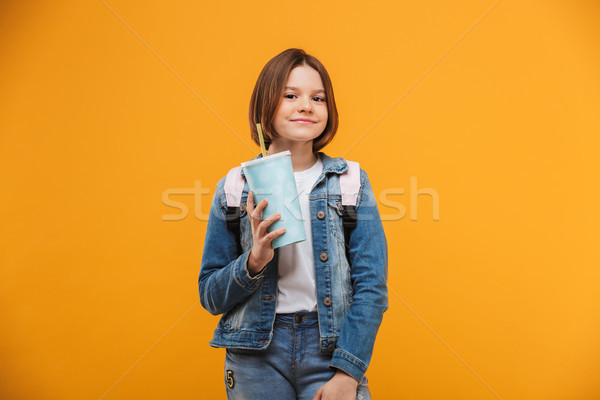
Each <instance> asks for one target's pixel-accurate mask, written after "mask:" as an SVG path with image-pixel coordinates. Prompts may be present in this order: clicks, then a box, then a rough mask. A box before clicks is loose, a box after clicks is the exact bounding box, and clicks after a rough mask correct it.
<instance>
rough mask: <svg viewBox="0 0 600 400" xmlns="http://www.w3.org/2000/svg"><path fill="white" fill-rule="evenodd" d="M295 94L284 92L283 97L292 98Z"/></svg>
mask: <svg viewBox="0 0 600 400" xmlns="http://www.w3.org/2000/svg"><path fill="white" fill-rule="evenodd" d="M294 96H295V94H292V93H288V94H284V95H283V97H285V98H286V99H291V98H293V97H294Z"/></svg>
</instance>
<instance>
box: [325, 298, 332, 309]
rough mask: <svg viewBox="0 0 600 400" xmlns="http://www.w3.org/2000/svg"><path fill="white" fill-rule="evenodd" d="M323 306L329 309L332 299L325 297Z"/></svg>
mask: <svg viewBox="0 0 600 400" xmlns="http://www.w3.org/2000/svg"><path fill="white" fill-rule="evenodd" d="M323 304H325V305H326V306H327V307H329V306H330V305H331V297H325V298H324V299H323Z"/></svg>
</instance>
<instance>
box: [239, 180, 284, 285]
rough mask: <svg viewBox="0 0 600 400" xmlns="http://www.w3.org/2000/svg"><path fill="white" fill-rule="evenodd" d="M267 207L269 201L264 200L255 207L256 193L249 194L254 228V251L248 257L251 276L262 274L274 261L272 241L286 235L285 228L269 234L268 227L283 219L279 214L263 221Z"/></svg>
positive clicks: (248, 208) (250, 213)
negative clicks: (268, 264)
mask: <svg viewBox="0 0 600 400" xmlns="http://www.w3.org/2000/svg"><path fill="white" fill-rule="evenodd" d="M266 206H267V199H263V200H262V201H261V202H260V203H258V204H257V205H256V208H255V207H254V193H252V191H250V192H249V193H248V200H247V202H246V210H247V212H248V218H249V219H250V225H251V226H252V240H253V245H252V250H250V256H249V257H248V272H249V273H250V276H254V275H257V274H259V273H260V271H262V269H263V268H264V267H265V266H266V265H267V263H268V262H269V261H271V260H272V259H273V256H274V254H275V253H274V250H273V248H272V247H271V241H272V240H273V239H275V238H276V237H278V236H281V235H283V234H284V233H285V228H279V229H276V230H274V231H272V232H270V233H269V232H267V227H268V226H269V225H271V224H272V223H273V222H275V221H276V220H278V219H279V218H280V217H281V214H280V213H279V212H276V213H274V214H272V215H270V216H269V217H268V218H266V219H264V220H261V214H262V212H263V210H264V208H265V207H266Z"/></svg>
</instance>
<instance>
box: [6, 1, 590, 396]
mask: <svg viewBox="0 0 600 400" xmlns="http://www.w3.org/2000/svg"><path fill="white" fill-rule="evenodd" d="M599 17H600V7H599V6H598V3H597V2H596V1H568V2H567V1H515V0H502V1H500V2H497V3H496V2H495V0H492V1H464V0H463V1H461V0H459V1H452V2H441V1H437V2H434V1H421V2H415V1H410V2H397V1H388V2H384V1H374V2H363V1H361V2H358V1H355V2H345V1H327V2H297V1H270V2H266V1H258V2H248V1H245V2H235V1H234V2H231V1H229V2H210V3H209V2H166V1H165V2H142V1H138V2H131V1H121V0H112V1H110V0H107V1H106V2H103V1H101V0H98V1H87V2H81V1H54V2H49V1H46V2H44V1H28V2H17V1H4V2H2V3H1V4H0V19H1V21H2V23H1V24H0V43H1V45H0V52H1V53H0V54H1V55H0V56H1V59H2V63H1V66H0V87H1V91H0V132H1V139H0V146H1V149H2V153H1V158H0V167H1V169H0V170H1V171H2V172H1V173H2V176H1V179H2V183H1V185H2V186H1V187H2V192H1V196H0V207H1V210H2V211H1V212H2V221H1V223H0V227H1V228H0V243H2V249H1V252H0V261H1V272H0V274H1V275H0V316H1V317H0V318H1V319H0V398H2V399H101V398H102V399H131V398H148V399H153V398H156V399H219V398H224V384H223V372H222V365H223V357H224V351H223V350H221V349H213V348H211V347H209V346H208V341H209V340H210V338H211V336H212V331H213V329H214V327H215V326H216V323H217V317H213V316H210V315H209V314H208V312H206V311H205V310H203V309H202V307H201V306H200V305H199V303H198V294H197V276H198V272H199V269H200V260H201V256H202V251H203V249H202V246H203V241H204V234H205V230H206V221H205V220H202V215H203V214H206V213H208V209H209V205H210V200H211V199H212V194H213V193H214V187H215V185H216V183H217V181H218V180H219V178H221V177H222V176H224V175H225V174H226V172H227V171H228V170H229V169H230V168H231V167H233V166H236V165H239V163H240V162H241V161H245V160H248V159H250V158H252V157H254V156H255V155H256V154H258V152H259V149H258V147H257V146H255V145H254V144H253V143H252V142H251V140H250V135H249V127H248V120H247V108H248V103H249V99H250V94H251V90H252V88H253V86H254V83H255V81H256V78H257V77H258V74H259V72H260V70H261V69H262V67H263V66H264V64H265V63H266V62H267V61H268V60H269V59H270V58H271V57H273V56H275V55H276V54H278V53H279V52H281V51H283V50H284V49H286V48H289V47H300V48H303V49H305V50H306V51H307V52H309V53H310V54H313V55H315V56H316V57H317V58H319V59H320V60H321V61H322V62H323V63H324V64H325V66H326V67H327V69H328V71H329V73H330V75H331V77H332V80H333V84H334V89H335V93H336V99H337V104H338V108H339V112H340V118H341V124H340V129H339V131H338V134H337V136H336V138H335V140H334V141H333V142H332V143H331V144H330V145H329V146H328V147H326V148H325V152H326V153H327V154H329V155H331V156H344V157H346V158H347V159H349V160H354V161H359V162H360V163H361V166H362V167H363V168H364V169H365V170H366V171H367V172H368V174H369V176H370V178H371V181H372V184H373V188H374V191H375V194H376V196H378V197H379V196H381V194H382V193H388V194H387V195H386V196H387V197H385V198H383V200H382V198H380V212H381V213H382V215H383V216H384V218H386V221H385V222H384V228H385V231H386V234H387V237H388V243H389V266H390V275H389V291H390V309H389V311H388V312H387V313H386V314H385V318H384V322H383V325H382V327H381V330H380V334H379V335H378V338H377V343H376V347H375V352H374V356H373V360H372V364H371V366H370V368H369V370H368V374H367V375H368V377H369V380H370V386H371V391H372V394H373V397H374V398H375V399H379V400H381V399H495V398H496V399H497V398H501V399H504V400H508V399H511V400H513V399H524V400H525V399H528V400H529V399H548V400H550V399H556V400H558V399H598V398H600V385H599V384H598V380H597V378H598V376H600V341H599V340H598V337H599V336H600V291H599V290H598V287H599V283H600V272H599V268H598V267H599V265H600V262H599V261H600V260H599V254H598V233H597V230H598V226H599V222H600V221H599V213H598V205H597V203H598V201H599V200H600V196H599V189H598V176H599V174H598V172H599V162H598V159H597V158H598V150H599V149H600V146H599V144H600V140H599V138H598V134H599V132H600V117H599V114H600V113H599V111H600V95H599V93H600V75H599V74H598V71H600V50H599V49H600V30H599V27H598V20H599ZM365 134H366V136H364V135H365ZM411 177H414V178H413V179H416V180H417V187H418V189H423V188H430V189H432V190H434V191H435V193H437V194H438V196H439V221H434V219H433V202H432V199H431V197H429V196H426V195H421V196H419V197H418V199H419V200H418V210H416V209H415V207H411V204H410V195H411V188H410V182H411ZM195 187H196V189H194V188H195ZM392 189H393V190H392ZM402 189H403V190H404V194H399V193H400V190H402ZM169 191H170V192H169ZM166 192H169V193H172V194H171V195H170V197H169V198H170V199H171V200H173V201H178V202H181V203H183V204H185V205H186V206H187V207H188V209H189V214H188V215H187V217H185V218H182V217H179V220H177V221H168V220H166V219H168V218H169V217H164V216H168V215H176V214H178V213H179V211H178V210H177V209H175V208H172V207H169V206H167V205H166V204H165V203H164V202H163V194H164V193H166ZM194 192H196V193H197V194H198V195H197V196H196V197H194V196H193V195H191V194H190V193H194ZM390 192H393V193H398V194H389V193H390ZM173 193H175V194H173ZM186 193H187V194H186ZM201 193H204V194H201ZM412 194H413V195H414V194H415V192H413V193H412ZM195 199H196V200H198V199H199V200H200V201H199V202H198V201H195ZM386 199H387V200H386ZM384 201H387V202H388V204H389V203H390V202H391V201H393V202H395V203H401V204H403V206H404V207H405V208H406V215H405V216H404V217H403V218H400V215H399V214H398V210H397V209H395V208H393V207H389V206H384V204H383V202H384ZM400 208H401V207H400ZM411 211H412V212H416V213H417V216H418V218H417V219H416V220H415V219H414V218H413V219H411V218H410V212H411ZM266 398H268V396H266Z"/></svg>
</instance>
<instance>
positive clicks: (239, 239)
mask: <svg viewBox="0 0 600 400" xmlns="http://www.w3.org/2000/svg"><path fill="white" fill-rule="evenodd" d="M249 117H250V129H251V131H252V139H253V140H254V142H255V143H256V144H260V142H259V139H258V133H257V130H256V124H257V123H261V124H262V129H263V132H264V136H265V146H266V147H267V149H268V154H269V155H271V154H275V153H279V152H281V151H285V150H289V151H290V152H291V158H292V166H293V169H294V178H295V181H296V186H297V189H298V194H299V202H300V208H301V211H302V220H303V223H304V228H305V232H306V238H307V239H306V240H305V241H303V242H299V243H294V244H291V245H287V246H283V247H280V248H276V249H273V248H272V247H271V241H272V240H273V239H274V238H276V237H278V236H280V235H283V234H285V228H281V229H278V230H274V231H273V232H270V233H269V232H267V227H268V226H269V225H270V224H272V223H273V222H274V221H276V220H277V219H278V218H279V217H280V215H279V214H278V213H275V214H273V215H270V216H265V217H266V218H264V219H263V218H262V215H261V213H262V211H263V210H264V208H265V206H266V203H267V201H266V199H265V200H263V201H261V202H259V203H258V204H254V196H253V193H252V192H250V191H249V189H248V184H247V183H244V189H243V191H242V196H241V202H240V203H241V205H240V210H241V213H240V216H239V217H240V218H239V219H240V220H239V232H236V231H235V230H233V229H229V228H228V227H227V226H226V222H225V220H226V214H227V211H228V209H229V206H230V204H228V202H227V196H228V194H227V193H226V192H225V188H224V186H225V181H226V178H225V177H223V179H221V180H220V181H219V182H218V184H217V187H216V191H215V195H214V198H213V202H212V205H211V209H210V214H209V220H208V226H207V232H206V238H205V243H204V253H203V255H202V265H201V271H200V276H199V279H198V286H199V291H200V300H201V303H202V306H203V307H204V308H206V309H207V310H208V311H209V312H210V313H211V314H213V315H218V314H223V316H222V317H221V319H220V321H219V324H218V327H217V329H216V330H215V332H214V337H213V340H212V341H211V342H210V345H211V346H214V347H224V348H226V357H225V371H224V382H225V385H226V391H227V398H228V399H250V400H254V399H273V400H288V399H308V400H311V399H315V400H319V399H322V400H329V399H340V400H341V399H344V400H354V399H369V398H370V394H369V390H368V388H367V379H366V377H365V371H366V369H367V366H368V365H369V361H370V359H371V355H372V352H373V345H374V342H375V336H376V334H377V330H378V329H379V325H380V323H381V320H382V316H383V312H384V311H385V310H386V309H387V305H388V297H387V286H386V281H387V241H386V237H385V234H384V231H383V227H382V224H381V218H380V216H379V212H378V209H377V204H376V201H375V196H374V194H373V190H372V188H371V184H370V182H369V178H368V176H367V173H366V172H365V171H364V170H362V169H360V168H358V167H356V168H354V169H353V171H354V174H355V177H356V181H357V182H358V180H359V181H360V187H358V185H357V188H358V190H357V193H356V196H355V198H356V204H355V205H354V207H355V208H354V209H355V218H356V226H355V228H354V229H352V230H351V231H349V232H344V226H343V222H342V221H343V218H342V217H343V215H344V214H343V212H342V207H341V203H340V200H341V198H342V196H341V192H340V176H342V174H346V176H348V175H347V174H349V173H350V172H351V169H350V165H351V163H349V162H347V161H346V160H344V159H343V158H331V157H329V156H327V155H326V154H325V153H323V152H321V151H320V150H321V149H322V148H323V147H324V146H325V145H327V144H328V143H329V142H330V141H331V140H332V139H333V137H334V135H335V133H336V131H337V127H338V114H337V108H336V105H335V99H334V96H333V87H332V85H331V80H330V78H329V75H328V73H327V71H326V70H325V67H324V66H323V65H322V64H321V63H320V62H319V61H318V60H317V59H316V58H314V57H313V56H310V55H308V54H306V53H305V52H304V51H303V50H301V49H288V50H285V51H284V52H282V53H281V54H279V55H277V56H275V57H274V58H273V59H271V60H270V61H269V62H268V63H267V64H266V65H265V67H264V68H263V70H262V72H261V73H260V76H259V77H258V80H257V82H256V85H255V87H254V92H253V93H252V99H251V102H250V113H249ZM260 157H262V154H259V155H258V156H257V157H255V158H260ZM352 165H357V164H352ZM232 171H239V170H232ZM230 173H231V172H230ZM236 173H238V174H240V172H236ZM241 175H243V172H241ZM283 222H284V223H285V221H283Z"/></svg>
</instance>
